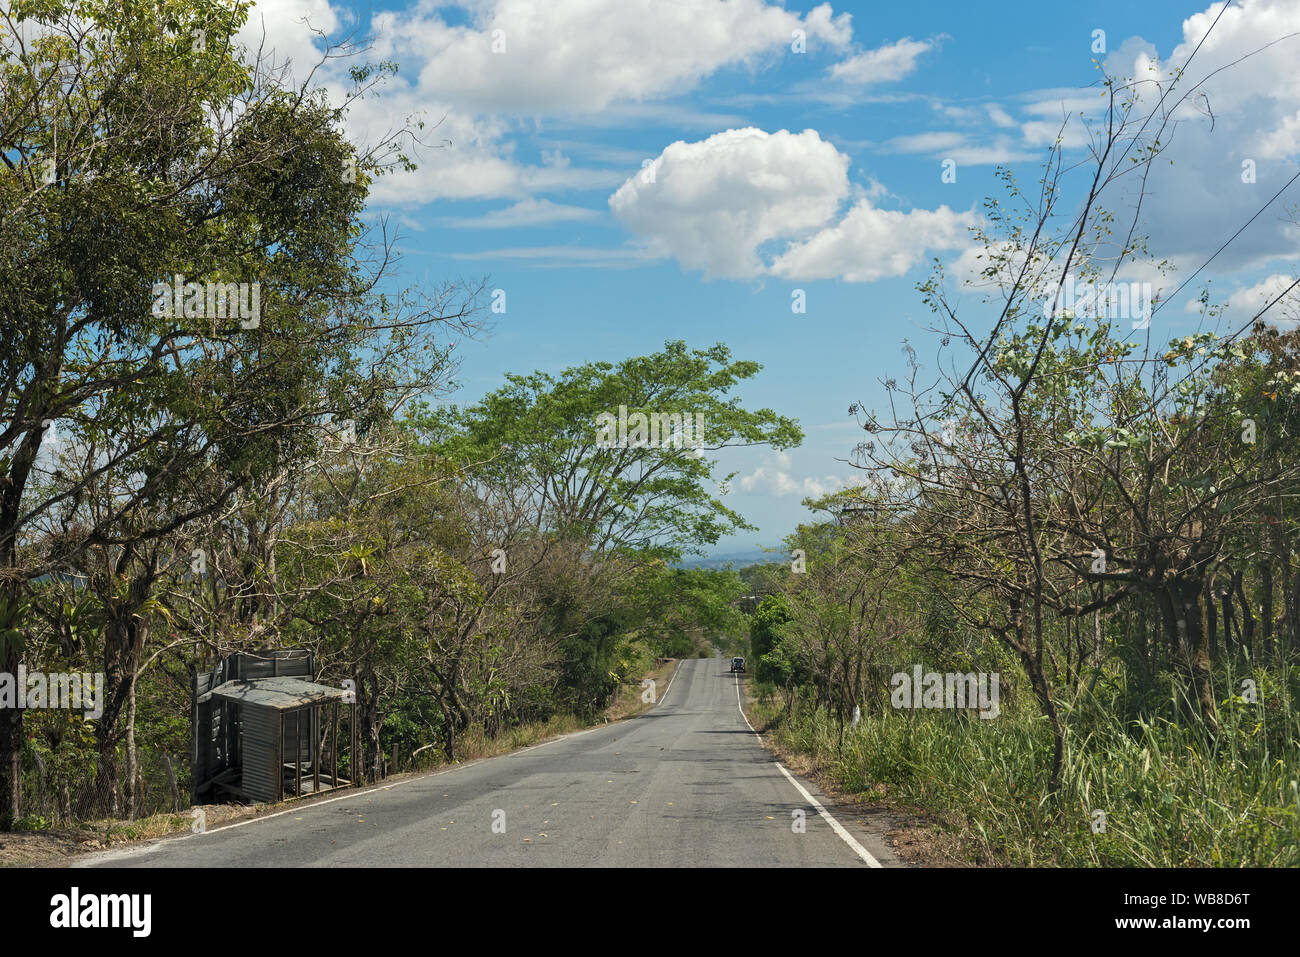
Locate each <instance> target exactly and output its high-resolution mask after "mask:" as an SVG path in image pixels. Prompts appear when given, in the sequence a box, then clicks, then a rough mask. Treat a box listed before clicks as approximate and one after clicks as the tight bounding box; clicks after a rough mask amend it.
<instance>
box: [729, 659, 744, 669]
mask: <svg viewBox="0 0 1300 957" xmlns="http://www.w3.org/2000/svg"><path fill="white" fill-rule="evenodd" d="M731 670H732V671H744V670H745V659H744V658H732V659H731Z"/></svg>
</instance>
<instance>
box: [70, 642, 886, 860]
mask: <svg viewBox="0 0 1300 957" xmlns="http://www.w3.org/2000/svg"><path fill="white" fill-rule="evenodd" d="M728 667H729V660H727V659H719V658H713V659H691V660H686V661H683V662H682V663H681V664H680V666H679V667H678V669H677V672H676V674H675V675H674V676H673V678H672V681H671V682H670V683H669V685H668V687H667V689H660V695H659V702H658V704H656V705H655V706H654V707H653V708H651V709H649V710H648V711H646V712H644V713H642V714H640V715H637V716H636V717H632V718H629V719H627V720H625V721H620V722H616V723H613V724H609V725H603V726H601V727H599V728H596V729H595V730H591V731H583V732H579V733H577V734H572V735H568V736H566V737H563V738H559V739H557V740H554V741H550V742H547V743H545V744H541V745H537V746H535V747H532V748H526V749H524V750H523V751H518V752H515V753H514V754H508V755H503V756H501V757H496V758H489V759H486V760H483V761H478V762H473V763H470V764H466V765H462V766H458V767H455V768H451V769H449V770H446V771H439V772H435V773H431V774H426V775H420V776H413V777H410V778H404V779H400V780H397V781H394V782H390V784H388V785H380V786H378V787H374V788H370V789H362V790H360V791H350V792H343V793H342V794H341V795H335V796H332V797H328V798H325V799H322V800H321V801H319V802H317V803H314V804H297V805H289V807H288V809H287V810H284V811H280V812H277V813H275V814H271V815H267V816H265V817H261V818H254V819H249V820H246V821H242V822H236V823H234V824H230V825H226V826H224V827H220V828H215V829H213V830H210V831H208V832H207V833H205V834H185V835H183V836H179V837H170V838H163V839H160V840H156V841H151V842H149V843H147V844H142V845H136V846H133V847H130V848H125V849H122V850H112V851H104V852H99V853H95V854H90V855H86V856H85V857H82V858H79V859H77V861H76V866H91V867H94V866H112V867H265V866H277V867H431V866H435V867H436V866H484V867H547V866H558V867H711V866H732V867H737V866H738V867H773V866H788V867H809V866H812V867H867V866H887V865H895V864H897V863H898V860H897V858H896V857H895V856H894V855H893V854H892V853H891V852H890V851H889V849H888V848H887V846H886V845H885V844H884V843H883V842H882V840H881V839H880V837H879V835H876V834H873V833H871V832H870V831H868V830H866V829H865V828H864V827H862V826H861V825H860V824H858V823H857V822H855V821H853V820H852V819H850V818H849V817H848V816H847V815H845V814H843V813H834V814H832V812H831V811H829V810H827V809H825V808H824V807H822V806H821V805H822V804H824V802H822V800H821V797H820V796H819V794H818V792H817V791H816V790H815V789H814V788H813V787H812V786H811V785H810V784H808V783H807V782H805V781H800V780H799V779H797V778H795V777H793V776H792V775H790V773H789V772H788V771H786V770H785V769H784V768H783V767H781V766H780V765H778V764H777V763H776V762H774V761H773V760H772V756H771V755H770V754H769V753H768V752H767V751H766V750H765V749H764V748H763V746H762V744H761V743H760V742H759V740H758V738H757V737H756V736H755V735H754V733H753V732H752V731H751V730H750V728H749V725H748V723H747V722H746V720H745V718H744V716H743V714H742V713H741V711H740V709H739V700H738V681H739V680H740V679H739V678H738V676H736V675H732V674H730V673H729V671H728ZM814 802H817V803H814ZM801 823H802V825H803V826H802V829H801V828H800V826H799V825H800V824H801Z"/></svg>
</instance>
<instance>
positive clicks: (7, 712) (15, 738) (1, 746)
mask: <svg viewBox="0 0 1300 957" xmlns="http://www.w3.org/2000/svg"><path fill="white" fill-rule="evenodd" d="M3 660H4V671H5V672H6V673H8V674H11V675H14V676H17V674H18V664H19V662H20V660H21V659H20V658H19V657H18V655H16V654H14V653H13V652H12V651H10V652H8V653H6V654H5V655H4V659H3ZM24 690H25V689H19V691H20V692H21V691H24ZM22 771H23V712H22V709H20V708H3V709H0V831H10V830H12V829H13V825H14V821H16V820H18V818H20V817H21V816H22V813H23V809H22V805H23V774H22Z"/></svg>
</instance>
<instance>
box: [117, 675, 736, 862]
mask: <svg viewBox="0 0 1300 957" xmlns="http://www.w3.org/2000/svg"><path fill="white" fill-rule="evenodd" d="M681 664H682V663H681V662H680V661H679V662H678V663H677V667H676V668H674V669H673V676H672V677H671V678H670V679H668V687H667V688H665V689H664V693H663V694H662V695H661V696H660V698H659V700H658V701H656V702H655V704H656V705H658V704H660V703H662V702H663V699H664V698H667V697H668V692H670V691H672V690H673V682H674V681H676V680H677V672H678V671H680V670H681ZM608 727H609V725H608V724H598V725H596V727H594V728H587V729H585V730H583V731H574V732H572V733H570V734H562V735H560V736H559V737H558V738H551V740H549V741H542V742H540V743H538V744H534V745H530V746H529V747H526V748H520V749H519V750H518V751H508V752H506V753H505V754H494V755H491V756H490V757H486V758H479V759H477V760H475V761H467V762H465V763H464V764H457V765H456V766H455V767H451V768H443V769H442V770H441V771H429V772H426V773H424V774H417V775H415V776H414V777H410V778H406V779H405V780H402V781H394V782H393V783H392V784H381V785H379V786H378V787H373V788H367V789H366V790H364V791H352V792H349V793H348V794H340V795H339V796H338V797H332V798H327V799H325V800H324V801H313V802H312V803H311V804H300V805H298V806H297V807H290V808H285V809H284V810H283V811H274V812H272V813H270V814H261V815H258V816H257V817H251V818H248V819H247V820H244V821H235V822H234V823H233V824H222V825H221V826H220V827H214V828H211V829H204V830H202V831H199V832H198V833H197V834H192V833H191V834H186V835H183V836H176V837H164V838H159V839H157V840H156V841H154V842H151V843H148V844H143V845H139V846H137V847H124V848H122V849H121V850H120V851H115V852H113V851H111V852H109V853H115V854H132V853H147V852H148V851H150V850H153V849H154V848H156V847H161V846H162V845H163V844H164V843H166V842H169V841H177V840H182V841H183V840H185V838H187V837H206V836H207V835H209V834H217V833H219V832H221V831H233V830H234V829H235V828H237V827H246V826H248V825H249V824H260V823H262V822H263V821H269V820H271V819H272V818H275V817H283V816H284V815H285V814H294V813H301V812H303V811H309V810H311V809H312V808H314V807H323V806H324V805H326V804H333V803H335V802H336V801H349V800H352V799H353V798H360V797H365V796H366V795H367V794H375V793H377V792H379V791H391V790H392V789H393V788H396V787H401V786H402V785H403V784H411V783H412V782H414V781H422V780H424V779H425V778H436V777H438V776H439V775H443V774H450V773H452V772H453V771H463V770H464V769H465V768H472V767H473V766H474V765H476V764H482V763H483V762H484V761H492V760H494V759H496V758H511V757H514V756H515V755H518V754H524V753H525V752H528V751H535V750H536V749H537V748H544V747H546V745H548V744H555V743H556V742H557V741H566V740H568V739H569V738H580V737H582V736H583V735H584V734H591V733H592V732H593V731H601V730H603V729H605V728H608ZM751 730H752V729H751Z"/></svg>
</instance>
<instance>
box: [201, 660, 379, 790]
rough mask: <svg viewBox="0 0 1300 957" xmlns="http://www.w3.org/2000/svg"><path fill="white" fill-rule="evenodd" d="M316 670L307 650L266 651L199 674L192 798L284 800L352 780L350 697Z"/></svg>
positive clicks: (353, 723)
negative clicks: (324, 680) (316, 677)
mask: <svg viewBox="0 0 1300 957" xmlns="http://www.w3.org/2000/svg"><path fill="white" fill-rule="evenodd" d="M314 671H315V662H314V661H313V659H312V656H311V655H310V654H309V653H307V652H303V651H299V650H291V651H262V652H253V653H239V654H235V655H230V656H228V657H226V658H223V659H222V660H221V662H219V663H218V665H217V666H216V667H215V668H214V669H213V670H212V672H210V673H208V674H203V675H199V676H197V677H196V678H195V682H194V689H193V691H194V694H193V729H192V734H193V738H192V753H191V759H192V778H191V781H192V785H191V789H190V802H191V803H192V804H202V803H207V802H211V801H220V800H232V799H233V800H236V801H253V802H275V801H283V800H286V799H292V798H296V797H302V796H303V795H307V794H318V793H320V792H322V791H329V790H332V789H334V788H338V787H346V786H348V785H350V784H351V783H352V781H351V778H353V777H355V775H353V774H352V772H351V771H350V766H351V763H352V755H354V754H356V750H357V749H356V731H357V721H356V704H355V701H354V698H353V695H352V693H351V692H349V691H347V690H345V689H343V688H331V687H328V686H326V685H321V684H317V683H316V682H315V681H314V680H313V678H314ZM341 726H344V730H343V731H342V734H341V733H340V727H341ZM340 745H342V752H343V756H344V767H343V773H341V772H340V762H339V759H340V752H341V748H340Z"/></svg>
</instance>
